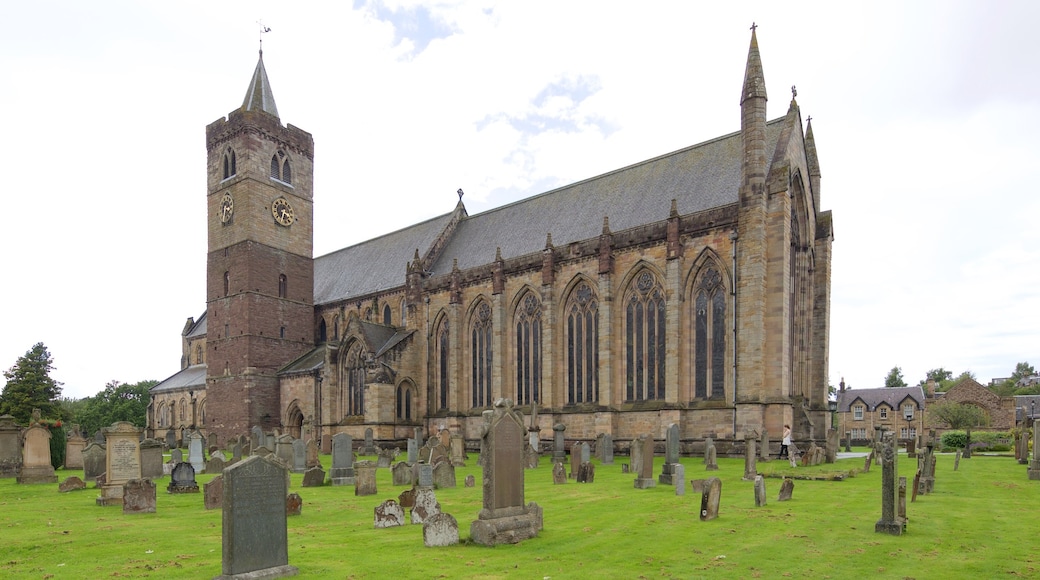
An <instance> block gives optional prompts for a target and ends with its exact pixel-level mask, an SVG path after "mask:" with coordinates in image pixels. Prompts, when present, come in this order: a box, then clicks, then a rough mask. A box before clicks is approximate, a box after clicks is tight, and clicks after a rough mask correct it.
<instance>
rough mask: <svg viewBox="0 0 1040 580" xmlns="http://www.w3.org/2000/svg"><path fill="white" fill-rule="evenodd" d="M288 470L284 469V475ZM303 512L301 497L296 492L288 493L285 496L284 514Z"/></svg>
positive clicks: (292, 514)
mask: <svg viewBox="0 0 1040 580" xmlns="http://www.w3.org/2000/svg"><path fill="white" fill-rule="evenodd" d="M283 467H284V466H283ZM288 471H289V470H286V477H288V475H289V473H288ZM302 513H303V498H302V497H300V494H298V493H290V494H289V495H287V496H285V515H286V516H298V515H300V514H302Z"/></svg>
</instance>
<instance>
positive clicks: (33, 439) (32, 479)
mask: <svg viewBox="0 0 1040 580" xmlns="http://www.w3.org/2000/svg"><path fill="white" fill-rule="evenodd" d="M16 481H17V482H18V483H58V476H57V475H55V474H54V466H53V465H51V430H50V429H48V428H46V427H44V426H43V425H41V424H39V423H35V422H34V423H32V424H31V425H29V428H28V429H26V430H25V432H24V433H22V468H21V470H20V471H19V472H18V477H17V479H16Z"/></svg>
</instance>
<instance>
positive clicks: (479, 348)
mask: <svg viewBox="0 0 1040 580" xmlns="http://www.w3.org/2000/svg"><path fill="white" fill-rule="evenodd" d="M470 338H471V343H472V344H471V346H470V352H471V354H472V363H473V364H472V368H471V371H472V395H473V396H472V400H473V406H474V407H490V406H491V360H492V356H493V354H494V349H493V348H492V344H491V307H490V306H488V304H487V303H486V302H482V303H481V304H480V306H478V307H477V310H476V312H475V313H474V315H473V323H472V331H471V333H470Z"/></svg>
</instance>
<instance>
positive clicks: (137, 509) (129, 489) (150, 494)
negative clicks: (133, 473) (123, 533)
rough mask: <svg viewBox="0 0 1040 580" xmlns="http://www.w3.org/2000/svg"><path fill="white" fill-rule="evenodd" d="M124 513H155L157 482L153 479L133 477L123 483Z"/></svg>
mask: <svg viewBox="0 0 1040 580" xmlns="http://www.w3.org/2000/svg"><path fill="white" fill-rule="evenodd" d="M123 513H124V514H154V513H155V483H154V482H152V480H151V479H148V478H147V477H145V478H143V479H131V480H130V481H128V482H126V483H124V484H123Z"/></svg>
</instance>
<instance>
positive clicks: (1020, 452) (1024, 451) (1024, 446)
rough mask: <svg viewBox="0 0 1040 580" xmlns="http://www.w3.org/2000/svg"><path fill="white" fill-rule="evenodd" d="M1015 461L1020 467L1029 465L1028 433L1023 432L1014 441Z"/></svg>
mask: <svg viewBox="0 0 1040 580" xmlns="http://www.w3.org/2000/svg"><path fill="white" fill-rule="evenodd" d="M1015 459H1017V460H1018V462H1019V463H1021V464H1022V465H1025V464H1027V463H1029V433H1026V432H1023V433H1022V434H1021V435H1019V436H1018V438H1017V439H1015Z"/></svg>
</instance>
